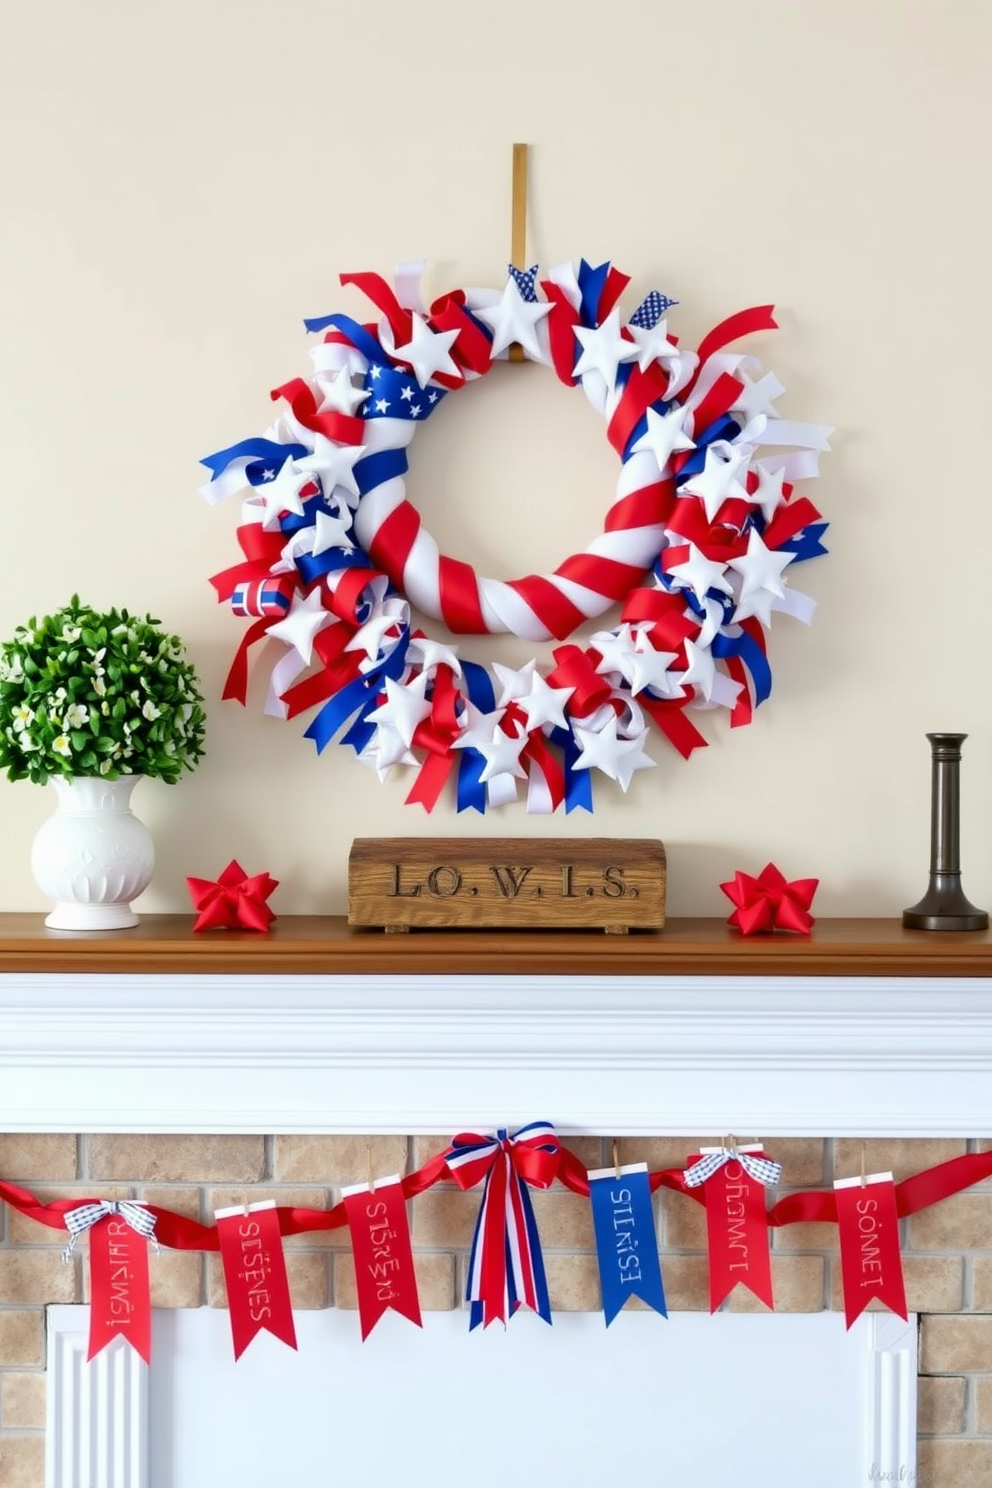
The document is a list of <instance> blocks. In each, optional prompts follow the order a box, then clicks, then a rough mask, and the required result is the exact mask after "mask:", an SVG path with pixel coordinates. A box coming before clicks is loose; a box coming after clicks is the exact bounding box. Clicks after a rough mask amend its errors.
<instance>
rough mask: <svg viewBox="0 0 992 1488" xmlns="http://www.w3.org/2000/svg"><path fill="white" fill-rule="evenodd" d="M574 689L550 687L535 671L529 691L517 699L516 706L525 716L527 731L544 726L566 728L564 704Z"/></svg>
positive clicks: (531, 731)
mask: <svg viewBox="0 0 992 1488" xmlns="http://www.w3.org/2000/svg"><path fill="white" fill-rule="evenodd" d="M574 691H575V688H574V687H551V686H549V685H548V682H547V681H546V679H545V678H544V677H542V676H541V674H540V673H539V672H535V673H534V674H533V676H532V678H531V688H530V692H529V693H527V695H526V696H525V697H521V698H518V700H517V706H518V707H519V708H520V709H521V710H522V711H523V713H524V714H525V715H526V718H527V732H528V733H529V734H530V733H533V732H534V730H535V729H539V728H544V727H545V726H550V727H551V728H563V729H567V728H568V726H569V725H568V719H567V718H566V717H565V704H566V703H567V702H568V699H569V698H570V697H571V696H572V693H573V692H574Z"/></svg>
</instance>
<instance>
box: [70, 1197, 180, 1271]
mask: <svg viewBox="0 0 992 1488" xmlns="http://www.w3.org/2000/svg"><path fill="white" fill-rule="evenodd" d="M111 1214H117V1215H119V1216H120V1218H121V1219H123V1221H124V1223H125V1224H129V1225H130V1226H131V1228H132V1230H134V1231H135V1232H136V1233H137V1234H139V1235H144V1237H145V1239H146V1240H150V1241H151V1242H152V1245H153V1247H154V1249H155V1252H156V1254H157V1253H158V1241H157V1240H156V1239H155V1216H154V1214H152V1213H151V1211H150V1210H148V1209H146V1208H144V1206H143V1205H142V1204H135V1203H133V1202H132V1201H131V1200H130V1199H98V1200H97V1202H96V1203H95V1204H79V1205H78V1206H77V1207H76V1208H75V1209H69V1210H67V1211H66V1214H65V1227H66V1229H67V1230H68V1231H69V1234H70V1236H71V1239H70V1241H69V1244H68V1245H67V1246H66V1248H65V1250H64V1251H63V1252H62V1259H63V1261H68V1260H69V1258H70V1257H71V1255H72V1252H73V1251H74V1250H75V1248H76V1241H77V1240H78V1239H79V1237H80V1235H82V1234H83V1232H84V1231H86V1230H88V1229H90V1227H91V1226H92V1225H95V1224H99V1222H100V1220H101V1219H106V1218H107V1216H108V1215H111Z"/></svg>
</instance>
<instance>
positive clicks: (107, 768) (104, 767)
mask: <svg viewBox="0 0 992 1488" xmlns="http://www.w3.org/2000/svg"><path fill="white" fill-rule="evenodd" d="M113 768H114V762H113V760H109V759H102V760H101V761H100V774H101V775H109V774H110V772H111V770H112V769H113Z"/></svg>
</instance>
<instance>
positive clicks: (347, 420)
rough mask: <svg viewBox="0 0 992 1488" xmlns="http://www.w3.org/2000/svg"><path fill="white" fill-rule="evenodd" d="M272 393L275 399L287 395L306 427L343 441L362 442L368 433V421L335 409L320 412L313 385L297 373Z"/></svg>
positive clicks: (350, 442)
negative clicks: (366, 423) (366, 431)
mask: <svg viewBox="0 0 992 1488" xmlns="http://www.w3.org/2000/svg"><path fill="white" fill-rule="evenodd" d="M269 396H270V398H272V399H273V401H275V399H276V398H285V399H286V402H287V403H288V404H289V406H290V408H291V409H292V410H293V417H294V418H295V419H297V420H298V421H299V422H300V423H301V424H302V425H303V427H304V428H305V429H312V430H313V432H314V433H315V434H323V435H324V436H325V438H327V439H336V440H337V442H338V443H339V444H361V442H362V436H363V435H364V433H365V424H364V421H363V420H362V419H360V418H353V417H352V416H351V415H350V414H347V413H338V412H337V411H336V410H334V409H328V410H327V412H326V413H319V412H318V410H317V400H316V398H315V397H314V394H313V389H312V388H311V387H310V385H309V383H306V382H304V381H303V379H302V378H300V377H294V378H293V379H292V380H291V381H290V382H284V383H283V385H282V387H277V388H273V389H272V392H271V393H270V394H269Z"/></svg>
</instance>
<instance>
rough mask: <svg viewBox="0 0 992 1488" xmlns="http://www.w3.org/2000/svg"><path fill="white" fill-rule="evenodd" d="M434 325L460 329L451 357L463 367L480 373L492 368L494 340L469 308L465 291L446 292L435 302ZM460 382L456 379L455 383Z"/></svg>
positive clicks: (440, 328) (479, 374)
mask: <svg viewBox="0 0 992 1488" xmlns="http://www.w3.org/2000/svg"><path fill="white" fill-rule="evenodd" d="M431 325H432V326H433V327H434V328H435V330H438V331H457V332H458V340H457V341H454V342H452V346H451V359H452V361H453V362H455V363H457V365H458V366H459V367H464V368H467V369H468V371H470V372H474V373H475V374H476V375H477V376H478V377H482V376H484V375H485V373H486V372H488V371H489V368H490V365H491V354H492V342H491V341H490V339H489V337H488V336H487V335H486V333H485V331H484V330H483V329H482V327H481V326H480V325H479V323H478V321H476V320H473V319H472V317H471V315H469V313H468V311H467V310H466V309H465V291H464V290H463V289H456V290H453V291H452V292H451V294H446V295H442V296H441V298H440V299H438V300H435V301H434V303H433V305H432V306H431ZM459 385H460V384H458V383H454V386H456V387H457V386H459Z"/></svg>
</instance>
